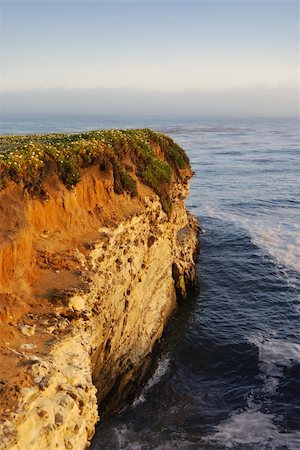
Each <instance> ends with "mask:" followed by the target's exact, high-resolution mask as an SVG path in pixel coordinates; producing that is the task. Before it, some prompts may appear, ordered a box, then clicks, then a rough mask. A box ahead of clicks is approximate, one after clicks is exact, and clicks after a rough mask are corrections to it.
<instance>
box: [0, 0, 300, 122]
mask: <svg viewBox="0 0 300 450" xmlns="http://www.w3.org/2000/svg"><path fill="white" fill-rule="evenodd" d="M0 8H1V10H0V12H1V23H0V25H1V34H0V39H1V40H0V63H1V70H0V91H1V92H0V99H1V113H2V114H3V115H6V114H32V113H41V114H47V113H51V114H56V113H64V114H74V113H81V114H106V113H107V114H138V115H149V114H150V115H155V114H156V115H177V116H178V115H185V116H205V115H207V116H297V115H298V113H299V24H298V19H299V3H298V2H297V1H289V0H282V1H280V0H278V1H275V0H274V1H247V0H240V1H238V0H236V1H227V0H223V1H221V0H220V1H210V2H208V1H201V0H199V1H183V0H182V1H181V0H173V1H171V0H169V1H155V0H143V1H141V0H140V1H127V0H122V1H110V2H108V1H96V0H87V1H79V0H63V1H55V0H54V1H50V0H35V1H32V0H19V1H15V0H0Z"/></svg>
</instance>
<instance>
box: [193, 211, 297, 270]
mask: <svg viewBox="0 0 300 450" xmlns="http://www.w3.org/2000/svg"><path fill="white" fill-rule="evenodd" d="M204 211H205V212H206V214H207V215H208V216H210V217H215V218H218V219H221V220H228V221H230V222H234V223H237V224H238V225H239V226H240V227H242V228H244V229H245V230H247V231H248V232H249V235H250V238H251V240H252V242H253V244H255V245H256V246H258V247H261V248H263V249H265V250H266V251H267V252H268V253H269V255H270V256H272V257H273V258H274V260H275V261H276V262H277V263H278V264H279V265H282V264H283V265H284V266H286V267H287V268H291V269H293V270H295V271H297V272H300V254H299V248H300V221H299V216H298V213H297V212H295V209H293V208H284V209H283V208H275V207H274V208H273V210H272V213H268V212H266V213H260V214H259V215H258V214H257V215H251V216H246V215H241V214H239V213H238V212H232V211H230V212H229V211H222V208H221V207H219V206H217V208H216V205H208V204H207V205H204ZM202 214H203V212H202Z"/></svg>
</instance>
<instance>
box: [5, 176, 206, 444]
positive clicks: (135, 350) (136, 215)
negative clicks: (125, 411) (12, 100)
mask: <svg viewBox="0 0 300 450" xmlns="http://www.w3.org/2000/svg"><path fill="white" fill-rule="evenodd" d="M92 178H93V183H91V184H90V185H91V186H92V187H91V190H90V192H89V194H86V197H85V198H88V197H93V196H94V197H95V198H96V200H95V199H94V200H91V198H88V204H89V205H91V204H93V209H92V208H91V211H92V212H91V213H90V214H89V213H87V216H86V217H88V216H91V221H92V222H91V223H92V225H93V226H92V227H91V223H88V219H86V222H85V223H86V227H87V228H88V229H89V232H90V236H91V239H90V240H89V241H88V242H87V241H85V242H84V243H81V245H79V244H78V240H77V241H76V240H75V239H73V240H72V239H70V240H68V236H67V235H66V237H65V241H64V242H65V243H67V244H66V245H65V246H63V245H62V243H61V241H59V245H58V241H57V242H56V241H55V242H56V244H55V245H54V244H53V243H52V244H51V245H50V244H49V245H48V246H45V248H44V249H41V244H40V243H41V241H42V242H43V239H45V240H46V239H48V238H49V236H50V237H51V236H52V235H55V227H54V226H52V229H50V230H47V229H46V227H45V224H44V223H42V224H39V227H38V233H36V228H34V227H31V228H30V227H29V228H30V230H29V234H30V239H31V240H32V242H33V244H32V246H31V247H30V248H31V250H30V251H29V250H28V252H29V253H30V252H31V253H32V252H33V250H32V247H33V248H34V249H35V250H36V253H35V258H36V259H35V260H34V259H32V260H31V263H30V262H29V265H28V267H27V270H28V273H29V275H28V273H27V278H26V280H27V283H28V286H29V287H28V290H29V291H28V292H29V293H28V294H27V297H26V292H25V293H23V294H22V295H23V298H24V299H25V298H26V299H27V300H26V305H27V306H26V308H24V316H21V315H20V314H19V316H18V315H16V316H15V315H14V312H13V307H12V306H11V310H10V311H12V315H11V316H10V312H8V315H9V317H12V318H11V319H10V318H9V317H7V318H6V319H5V320H6V322H5V326H7V327H8V328H7V329H8V330H10V328H12V331H11V333H12V335H11V336H12V337H11V341H10V343H9V346H8V348H9V351H10V353H9V354H5V355H6V357H7V358H13V364H14V365H15V367H20V370H21V372H20V382H19V384H18V377H17V376H16V378H15V379H14V381H13V382H14V389H15V390H16V395H15V400H14V402H12V404H11V405H9V401H8V400H7V399H8V398H9V393H10V392H13V390H12V389H13V388H12V387H10V388H11V391H8V394H7V396H6V403H7V404H6V409H4V411H3V412H2V420H1V425H0V427H1V437H0V448H3V449H19V450H24V449H27V448H28V449H32V450H33V449H41V450H44V449H46V448H47V449H56V448H60V449H64V448H66V449H76V450H79V449H84V448H86V447H87V446H88V443H89V440H90V439H91V437H92V436H93V433H94V429H95V425H96V422H97V421H98V419H99V416H98V403H99V414H100V418H101V414H102V412H103V413H105V412H107V411H110V410H112V409H114V408H116V407H117V405H118V404H119V403H120V401H122V399H124V398H125V397H126V395H127V394H128V392H129V391H130V389H131V387H132V385H133V383H134V382H135V380H136V379H137V378H138V377H139V376H141V373H143V370H142V367H143V364H144V361H145V359H146V357H147V356H148V355H149V354H150V353H151V351H152V350H153V347H154V345H155V343H156V342H157V341H158V339H159V338H160V337H161V335H162V333H163V330H164V327H165V324H166V323H167V321H168V319H169V317H170V315H171V314H172V312H173V311H174V310H175V308H176V305H177V302H176V292H177V296H180V297H181V298H184V297H185V296H186V290H187V289H188V287H189V285H190V284H192V283H194V281H195V265H194V258H195V252H196V249H197V242H198V241H197V231H198V225H197V222H196V220H195V219H194V218H193V217H192V216H191V215H189V214H188V213H187V211H186V209H185V206H184V198H185V197H186V195H187V192H188V184H187V178H188V177H185V179H184V181H183V180H182V179H180V180H174V182H173V186H172V202H173V208H172V213H171V215H170V216H169V217H168V216H167V214H166V213H165V212H163V210H162V206H161V203H160V201H159V198H158V197H157V196H156V195H155V194H154V193H153V192H152V191H150V189H148V188H143V187H141V192H142V194H141V195H140V197H139V199H137V200H135V203H134V201H133V200H132V199H129V197H128V196H127V197H126V196H123V201H124V204H123V205H122V208H123V210H124V211H126V214H125V213H124V214H123V215H121V214H119V217H117V213H116V211H115V212H114V210H113V208H112V210H111V215H112V216H114V215H115V216H116V217H117V219H116V220H112V222H111V224H110V223H109V220H107V217H108V216H109V212H107V213H106V220H105V223H103V221H102V222H101V221H100V220H99V222H97V220H96V219H97V217H98V216H97V214H98V213H97V214H96V213H95V211H98V210H99V209H101V202H102V204H106V205H107V202H108V201H110V202H111V204H114V202H113V201H112V197H113V195H114V194H113V193H112V191H111V189H110V186H109V180H106V181H105V183H107V184H106V186H107V187H106V191H105V189H104V188H103V187H102V188H101V189H100V188H98V187H97V183H98V184H99V183H100V184H101V183H102V186H103V180H100V179H99V177H97V174H95V173H94V174H92ZM105 183H104V184H105ZM80 189H82V188H81V187H79V190H78V192H79V193H78V196H80V195H81V194H80V192H81V191H80ZM84 189H86V187H85V188H84ZM97 192H98V193H97ZM104 192H106V194H105V195H107V196H108V198H105V195H104ZM68 195H69V194H68ZM70 195H73V194H70ZM75 195H76V193H75ZM97 196H98V197H99V198H98V199H97ZM60 198H61V197H57V198H56V201H55V205H56V206H55V205H52V204H51V201H50V206H51V208H52V210H53V211H54V213H55V214H56V215H59V208H62V206H61V204H62V203H61V200H60ZM72 201H73V200H72ZM80 201H81V203H83V202H82V200H80ZM73 202H75V200H74V201H73ZM118 202H120V200H118ZM74 204H75V203H74ZM126 205H127V206H126ZM132 205H133V206H132ZM117 206H118V205H117ZM32 208H33V206H32V205H30V208H29V210H30V214H31V215H32V214H33V213H32ZM39 208H40V207H39ZM45 208H46V206H45ZM120 208H121V207H120ZM66 210H67V209H66V206H64V208H63V210H62V214H65V217H68V220H69V221H70V223H71V222H72V220H73V221H75V222H76V223H78V218H76V211H75V212H73V215H74V217H73V216H72V208H70V214H69V215H66ZM44 213H45V212H44ZM72 217H73V218H72ZM39 220H41V219H39ZM36 221H37V222H38V220H36ZM60 226H61V224H60ZM43 228H45V229H46V231H45V232H43V233H46V234H44V235H43V234H41V230H42V229H43ZM49 228H50V227H49ZM71 228H72V227H70V229H71ZM84 228H85V226H84V224H83V229H82V235H84V234H85V233H84V231H85V230H84ZM91 229H92V231H93V233H91ZM22 232H23V231H22ZM35 235H37V236H38V238H36V240H35V237H34V236H35ZM72 242H73V247H72ZM58 250H59V251H58ZM37 255H40V258H39V257H38V256H37ZM57 255H60V256H57ZM33 261H34V262H33ZM31 267H35V268H37V269H35V270H36V271H35V272H32V273H30V270H29V269H30V268H31ZM49 267H50V269H49ZM7 270H8V269H7ZM174 278H175V279H174ZM45 280H47V283H48V284H47V283H46V281H45ZM49 283H50V284H49ZM45 286H46V287H45ZM45 292H46V293H47V296H46V294H45ZM43 295H44V297H43ZM46 297H47V302H48V304H47V305H48V306H47V308H45V307H44V305H43V307H42V306H39V305H40V303H36V308H34V305H35V303H34V301H33V298H35V299H38V301H39V302H41V299H42V298H46ZM30 298H31V302H32V305H33V307H30V304H31V303H30ZM18 301H19V302H21V300H20V298H19V299H18ZM24 301H25V300H24ZM45 301H46V300H45ZM21 303H22V302H21ZM21 303H20V304H21ZM43 308H44V309H43ZM25 315H26V320H25V319H24V317H25ZM3 317H4V316H3ZM5 317H6V316H5ZM3 320H4V319H3ZM9 320H12V321H13V322H12V325H9V324H8V321H9ZM3 323H4V322H3ZM9 327H10V328H9ZM13 337H14V340H13ZM9 338H10V335H9V334H8V337H7V339H9ZM16 340H17V341H16ZM21 380H22V383H21ZM3 389H4V391H5V381H4V386H3ZM0 390H1V385H0ZM0 395H1V392H0Z"/></svg>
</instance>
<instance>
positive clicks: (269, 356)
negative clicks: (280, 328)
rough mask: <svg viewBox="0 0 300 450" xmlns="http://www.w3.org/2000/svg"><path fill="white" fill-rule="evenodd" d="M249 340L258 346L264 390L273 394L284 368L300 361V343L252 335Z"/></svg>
mask: <svg viewBox="0 0 300 450" xmlns="http://www.w3.org/2000/svg"><path fill="white" fill-rule="evenodd" d="M248 341H249V342H250V343H252V344H254V345H256V346H257V347H258V351H259V356H258V357H259V369H260V371H261V378H262V379H263V380H264V389H263V390H264V392H265V393H267V394H269V395H272V394H274V393H275V392H276V390H277V387H278V384H279V382H280V378H282V377H283V370H284V368H285V367H291V366H292V365H293V364H294V363H300V344H298V343H296V342H288V341H283V340H280V339H277V338H266V337H262V336H254V337H250V338H248Z"/></svg>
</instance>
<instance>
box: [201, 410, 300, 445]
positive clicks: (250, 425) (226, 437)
mask: <svg viewBox="0 0 300 450" xmlns="http://www.w3.org/2000/svg"><path fill="white" fill-rule="evenodd" d="M273 421H274V416H273V415H271V414H264V413H262V412H261V411H259V410H255V409H252V410H251V409H250V410H244V411H243V410H241V411H237V412H235V413H234V414H233V415H232V416H231V417H230V418H229V419H228V420H227V421H224V422H222V423H221V424H220V425H218V426H217V427H216V432H215V433H214V434H213V435H211V436H208V437H207V438H206V441H208V442H211V441H218V442H221V443H223V444H224V445H225V446H226V447H228V448H232V447H236V445H237V444H260V446H259V448H260V449H263V448H268V449H274V450H275V449H277V448H282V446H286V448H288V449H289V450H299V448H300V433H299V432H294V433H282V432H280V431H279V430H278V428H277V427H276V425H275V424H274V422H273ZM264 446H266V447H264Z"/></svg>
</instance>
